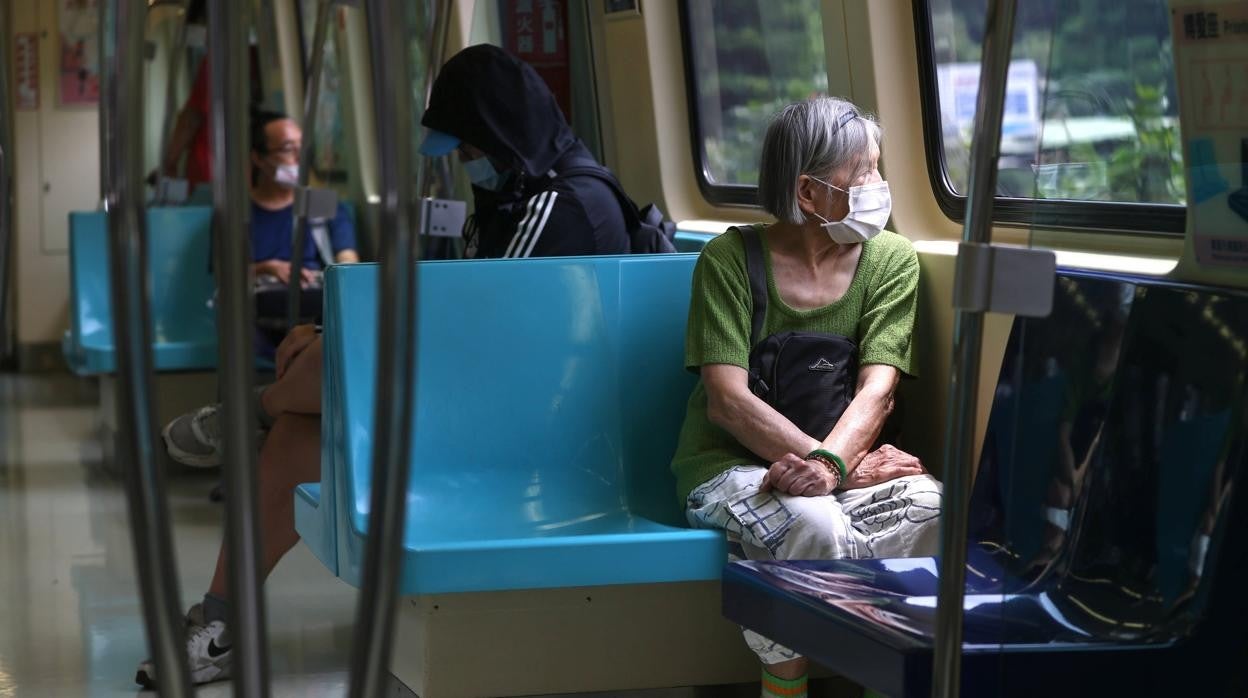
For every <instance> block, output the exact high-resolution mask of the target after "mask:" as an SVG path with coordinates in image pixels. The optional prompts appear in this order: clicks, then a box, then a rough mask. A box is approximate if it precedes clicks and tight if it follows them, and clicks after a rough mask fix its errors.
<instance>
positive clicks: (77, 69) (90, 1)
mask: <svg viewBox="0 0 1248 698" xmlns="http://www.w3.org/2000/svg"><path fill="white" fill-rule="evenodd" d="M56 9H57V15H56V20H57V30H58V34H59V39H60V49H61V51H60V65H59V71H58V73H57V82H56V96H57V100H56V101H57V104H59V105H60V106H62V107H85V106H94V105H95V104H98V103H99V101H100V65H99V63H100V49H99V21H100V13H99V2H98V0H57V8H56Z"/></svg>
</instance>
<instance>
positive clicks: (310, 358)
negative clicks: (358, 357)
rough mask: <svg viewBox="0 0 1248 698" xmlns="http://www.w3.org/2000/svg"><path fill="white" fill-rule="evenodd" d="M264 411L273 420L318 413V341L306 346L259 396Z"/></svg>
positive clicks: (319, 344) (319, 372)
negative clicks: (280, 375) (290, 415)
mask: <svg viewBox="0 0 1248 698" xmlns="http://www.w3.org/2000/svg"><path fill="white" fill-rule="evenodd" d="M260 402H261V404H262V405H264V411H265V412H268V413H269V415H270V416H272V417H274V418H276V417H279V416H281V415H283V414H320V413H321V340H320V339H319V338H318V339H317V340H316V341H314V342H312V343H311V344H309V345H308V348H307V349H304V350H303V351H302V352H301V353H300V354H299V355H298V356H296V357H295V360H294V361H293V362H291V364H290V368H288V369H286V373H285V374H283V375H282V377H281V379H280V380H278V381H277V382H276V383H274V384H273V385H270V386H269V387H268V388H266V389H265V391H264V393H263V394H262V395H261V396H260Z"/></svg>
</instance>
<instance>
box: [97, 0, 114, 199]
mask: <svg viewBox="0 0 1248 698" xmlns="http://www.w3.org/2000/svg"><path fill="white" fill-rule="evenodd" d="M99 7H100V22H99V27H98V36H99V41H98V42H97V43H99V51H100V78H99V81H98V82H99V85H100V108H99V138H100V202H99V206H100V209H101V210H103V211H108V187H109V184H108V180H109V177H110V176H111V172H112V163H113V127H112V119H113V114H115V113H116V111H117V107H116V105H115V104H114V103H113V88H112V86H111V85H110V83H111V82H112V80H111V79H110V78H115V77H116V72H117V66H116V65H115V60H116V51H115V50H114V49H113V44H114V39H115V31H114V30H115V27H116V24H117V13H116V11H115V10H114V8H113V3H112V2H111V0H110V1H109V2H102V3H100V5H99Z"/></svg>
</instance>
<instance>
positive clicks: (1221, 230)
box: [1170, 0, 1248, 267]
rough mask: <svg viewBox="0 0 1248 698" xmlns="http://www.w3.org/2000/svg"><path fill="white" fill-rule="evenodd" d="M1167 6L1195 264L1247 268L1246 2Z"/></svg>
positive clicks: (1187, 1) (1179, 0)
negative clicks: (1185, 156) (1172, 43)
mask: <svg viewBox="0 0 1248 698" xmlns="http://www.w3.org/2000/svg"><path fill="white" fill-rule="evenodd" d="M1170 7H1171V15H1172V18H1173V22H1172V24H1171V32H1172V36H1173V39H1174V59H1175V70H1176V71H1177V75H1178V78H1179V101H1180V105H1179V106H1180V115H1181V119H1182V121H1181V123H1182V131H1183V137H1184V139H1185V140H1186V149H1185V152H1186V154H1187V162H1186V170H1187V172H1186V174H1187V216H1188V232H1189V234H1190V235H1192V236H1193V240H1192V242H1193V244H1194V248H1195V251H1196V261H1197V262H1199V263H1200V264H1202V265H1208V266H1238V267H1248V4H1245V3H1243V2H1210V1H1208V0H1205V1H1203V2H1199V1H1195V0H1171V3H1170Z"/></svg>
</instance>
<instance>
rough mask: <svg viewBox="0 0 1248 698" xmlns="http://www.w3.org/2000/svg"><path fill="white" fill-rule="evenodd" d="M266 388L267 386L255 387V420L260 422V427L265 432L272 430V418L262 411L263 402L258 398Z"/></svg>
mask: <svg viewBox="0 0 1248 698" xmlns="http://www.w3.org/2000/svg"><path fill="white" fill-rule="evenodd" d="M268 387H269V386H267V385H257V386H256V419H258V420H259V421H260V426H261V428H263V429H264V430H265V431H268V430H269V429H272V428H273V417H272V416H271V415H270V414H269V413H268V412H265V411H264V401H263V400H261V399H260V396H261V395H263V394H264V390H265V388H268Z"/></svg>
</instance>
